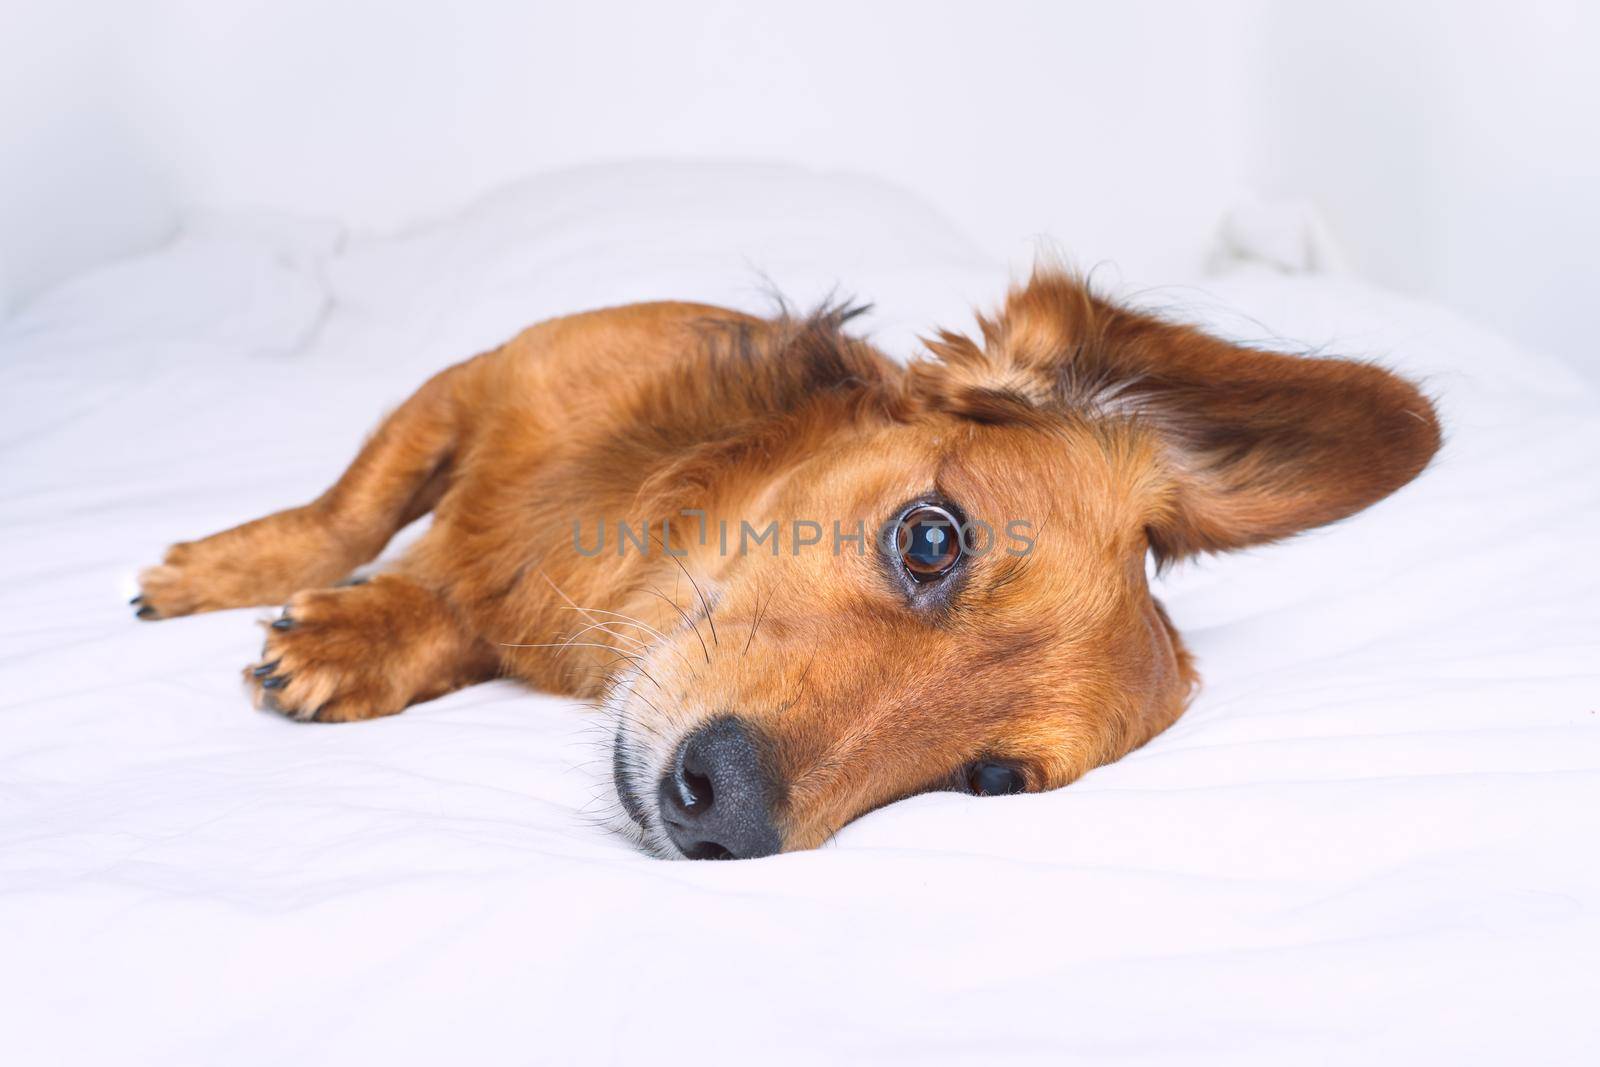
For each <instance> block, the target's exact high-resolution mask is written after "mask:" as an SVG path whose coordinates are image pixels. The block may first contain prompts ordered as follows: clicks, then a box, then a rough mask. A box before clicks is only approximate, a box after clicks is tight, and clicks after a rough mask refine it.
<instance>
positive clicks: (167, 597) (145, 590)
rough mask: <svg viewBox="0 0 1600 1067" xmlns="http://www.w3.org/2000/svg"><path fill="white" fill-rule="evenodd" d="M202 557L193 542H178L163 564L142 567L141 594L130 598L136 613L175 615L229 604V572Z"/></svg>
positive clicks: (147, 616)
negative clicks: (227, 601) (227, 592)
mask: <svg viewBox="0 0 1600 1067" xmlns="http://www.w3.org/2000/svg"><path fill="white" fill-rule="evenodd" d="M202 557H203V553H198V552H196V551H195V546H194V545H193V544H177V545H173V546H172V547H171V548H169V549H167V554H166V556H165V558H163V559H162V561H161V562H160V563H159V564H157V565H156V566H154V567H146V568H145V569H144V570H142V571H140V572H139V595H138V596H136V597H134V598H133V599H132V600H131V601H129V603H130V604H132V605H133V608H134V614H136V615H138V616H139V618H141V619H174V618H177V617H178V616H180V615H193V614H194V613H195V612H197V611H215V610H216V609H218V608H222V607H227V606H229V605H228V604H227V603H226V602H225V599H224V597H225V594H224V592H223V589H224V587H225V586H226V585H227V576H226V575H225V574H224V573H222V572H221V571H220V569H219V568H217V567H215V566H212V565H209V564H208V562H207V561H206V560H205V559H204V558H202Z"/></svg>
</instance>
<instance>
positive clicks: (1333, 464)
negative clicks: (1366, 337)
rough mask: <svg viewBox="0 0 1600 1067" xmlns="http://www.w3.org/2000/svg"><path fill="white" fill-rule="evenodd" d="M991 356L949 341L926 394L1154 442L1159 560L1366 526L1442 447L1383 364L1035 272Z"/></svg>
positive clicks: (937, 345) (943, 343)
mask: <svg viewBox="0 0 1600 1067" xmlns="http://www.w3.org/2000/svg"><path fill="white" fill-rule="evenodd" d="M979 325H980V327H981V329H982V339H983V344H982V345H981V347H980V346H979V345H978V344H976V343H974V342H973V341H971V340H969V339H968V338H965V337H962V336H959V335H956V334H949V333H941V334H939V335H937V336H936V337H935V338H934V339H932V340H930V341H929V342H927V344H928V347H929V349H930V350H931V351H932V352H933V353H934V355H936V356H937V357H938V358H939V360H940V363H941V364H942V366H940V367H938V368H937V371H936V372H935V371H933V370H932V369H931V368H929V369H924V371H923V372H922V376H921V385H922V387H923V389H924V392H925V393H927V392H929V391H930V390H931V392H932V393H933V394H934V395H935V398H936V402H937V403H938V404H939V405H940V406H941V407H943V408H945V409H946V410H951V411H954V412H956V413H958V414H962V415H965V416H967V417H969V418H974V419H979V420H981V421H1003V420H1005V419H1007V418H1010V417H1022V416H1024V415H1027V416H1030V417H1034V418H1037V417H1038V416H1039V415H1041V414H1049V413H1055V414H1057V415H1071V416H1074V417H1082V418H1087V419H1090V420H1094V421H1102V422H1117V423H1123V424H1126V425H1130V426H1134V427H1144V428H1148V429H1149V430H1150V431H1153V433H1154V434H1155V437H1156V440H1157V442H1158V444H1159V449H1160V455H1161V457H1162V458H1161V468H1162V474H1163V475H1164V476H1163V477H1162V478H1161V479H1160V481H1162V482H1163V483H1164V484H1163V489H1162V491H1161V492H1160V493H1158V494H1157V497H1158V499H1156V500H1155V501H1154V502H1153V504H1152V508H1151V513H1150V515H1149V521H1148V524H1147V534H1148V536H1149V539H1150V545H1151V548H1152V549H1153V550H1154V551H1155V552H1156V554H1157V556H1158V558H1161V559H1172V558H1177V557H1182V556H1186V555H1192V554H1194V553H1196V552H1216V551H1223V550H1226V549H1233V548H1242V547H1244V546H1247V545H1253V544H1259V543H1262V542H1265V541H1272V540H1275V539H1277V538H1281V537H1286V536H1288V535H1290V534H1293V533H1297V532H1299V531H1301V530H1305V529H1309V528H1311V527H1314V526H1321V525H1322V524H1324V523H1328V522H1333V521H1335V520H1337V519H1342V518H1344V517H1346V516H1348V515H1352V514H1354V513H1355V512H1357V511H1360V510H1361V509H1362V508H1365V507H1367V506H1369V505H1371V504H1374V503H1376V502H1377V501H1379V500H1382V499H1383V498H1384V497H1386V496H1388V495H1389V494H1390V493H1392V492H1394V491H1395V490H1396V489H1399V488H1400V487H1401V486H1403V485H1405V484H1406V483H1407V482H1409V481H1410V480H1411V479H1412V478H1415V477H1416V476H1417V474H1418V473H1420V472H1421V471H1422V469H1423V468H1424V467H1425V466H1427V464H1428V461H1429V459H1431V458H1432V457H1433V454H1434V453H1435V452H1436V451H1437V450H1438V448H1439V443H1440V437H1439V422H1438V419H1437V417H1436V416H1435V414H1434V410H1433V405H1432V404H1430V403H1429V402H1428V400H1427V399H1426V398H1425V397H1424V396H1423V395H1422V393H1421V392H1419V391H1418V390H1417V388H1416V387H1415V386H1414V385H1412V384H1411V383H1410V382H1407V381H1405V380H1404V379H1402V378H1400V377H1398V376H1396V375H1394V374H1391V373H1389V372H1388V371H1385V370H1382V369H1380V368H1378V367H1375V366H1372V365H1371V364H1367V363H1357V362H1352V361H1350V360H1343V359H1312V358H1305V357H1298V356H1287V355H1279V354H1275V353H1270V352H1262V351H1257V350H1255V349H1249V348H1242V347H1240V346H1238V345H1234V344H1229V343H1228V342H1226V341H1221V340H1218V339H1217V338H1215V337H1211V336H1209V335H1207V334H1204V333H1202V332H1200V331H1199V330H1197V329H1194V328H1193V327H1189V326H1183V325H1179V324H1176V323H1172V322H1167V321H1165V320H1163V319H1160V318H1157V317H1155V316H1153V315H1149V314H1146V313H1143V312H1137V311H1133V310H1130V309H1127V308H1124V307H1120V306H1117V305H1115V304H1112V303H1110V302H1108V301H1105V300H1102V299H1100V298H1099V297H1097V296H1095V295H1094V294H1093V293H1091V292H1090V291H1089V289H1088V288H1087V287H1086V286H1085V285H1084V284H1083V283H1081V282H1080V281H1078V280H1077V279H1076V278H1073V277H1071V276H1068V275H1066V274H1061V273H1053V272H1052V273H1040V274H1035V276H1034V277H1033V279H1032V280H1031V281H1029V283H1028V284H1027V285H1026V286H1023V287H1022V288H1020V289H1017V290H1014V291H1013V292H1012V293H1011V295H1010V297H1009V298H1008V299H1007V301H1006V306H1005V309H1004V311H1003V312H1002V313H1001V314H1000V315H999V316H998V317H996V318H993V319H989V318H981V319H979Z"/></svg>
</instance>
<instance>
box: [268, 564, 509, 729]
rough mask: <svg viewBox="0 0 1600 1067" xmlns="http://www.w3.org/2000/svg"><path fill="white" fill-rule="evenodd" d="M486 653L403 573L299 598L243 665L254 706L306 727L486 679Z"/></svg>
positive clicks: (380, 711)
mask: <svg viewBox="0 0 1600 1067" xmlns="http://www.w3.org/2000/svg"><path fill="white" fill-rule="evenodd" d="M495 664H496V659H495V656H494V654H493V650H492V649H491V648H490V647H489V646H488V645H487V644H486V643H485V642H483V641H482V640H481V639H479V638H477V637H475V636H474V635H472V634H471V633H469V632H468V630H467V629H466V627H465V626H464V625H463V623H462V620H461V619H460V617H459V616H458V615H457V614H456V612H455V610H454V609H453V608H452V607H451V605H450V604H449V603H448V602H447V601H446V600H445V599H444V598H443V597H442V596H440V595H439V594H438V593H437V592H436V591H434V590H432V589H430V588H428V587H427V586H425V585H424V584H422V583H421V582H419V581H417V580H415V579H414V578H411V577H409V576H407V575H405V574H380V575H378V576H377V577H376V578H374V579H372V581H370V582H366V583H364V584H361V585H352V586H345V587H342V588H337V589H311V590H306V591H304V592H301V593H296V594H295V595H294V596H293V597H292V598H290V600H289V602H288V605H287V606H286V607H285V608H284V613H283V615H282V617H281V618H279V619H277V620H275V621H273V622H272V623H271V624H269V626H268V630H267V641H266V645H265V646H264V647H263V649H262V652H261V659H260V661H259V662H257V663H254V664H252V665H251V666H249V667H247V668H245V679H246V681H247V682H248V683H249V684H250V686H251V689H252V691H253V693H254V695H255V698H256V703H257V706H262V707H268V708H271V709H273V710H275V711H281V712H283V713H284V714H285V715H288V716H289V717H290V718H293V719H299V720H301V721H307V722H352V721H355V720H358V719H373V718H377V717H379V716H382V715H393V714H395V713H396V712H398V711H402V710H404V709H405V708H406V707H407V706H408V705H410V704H415V703H417V702H418V701H422V700H429V699H432V698H433V697H437V696H442V695H443V694H445V693H448V692H450V691H451V690H453V689H459V688H461V687H462V686H466V685H471V684H473V683H475V682H481V681H485V680H486V679H488V678H490V677H493V675H494V673H495V669H496V666H495Z"/></svg>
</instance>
